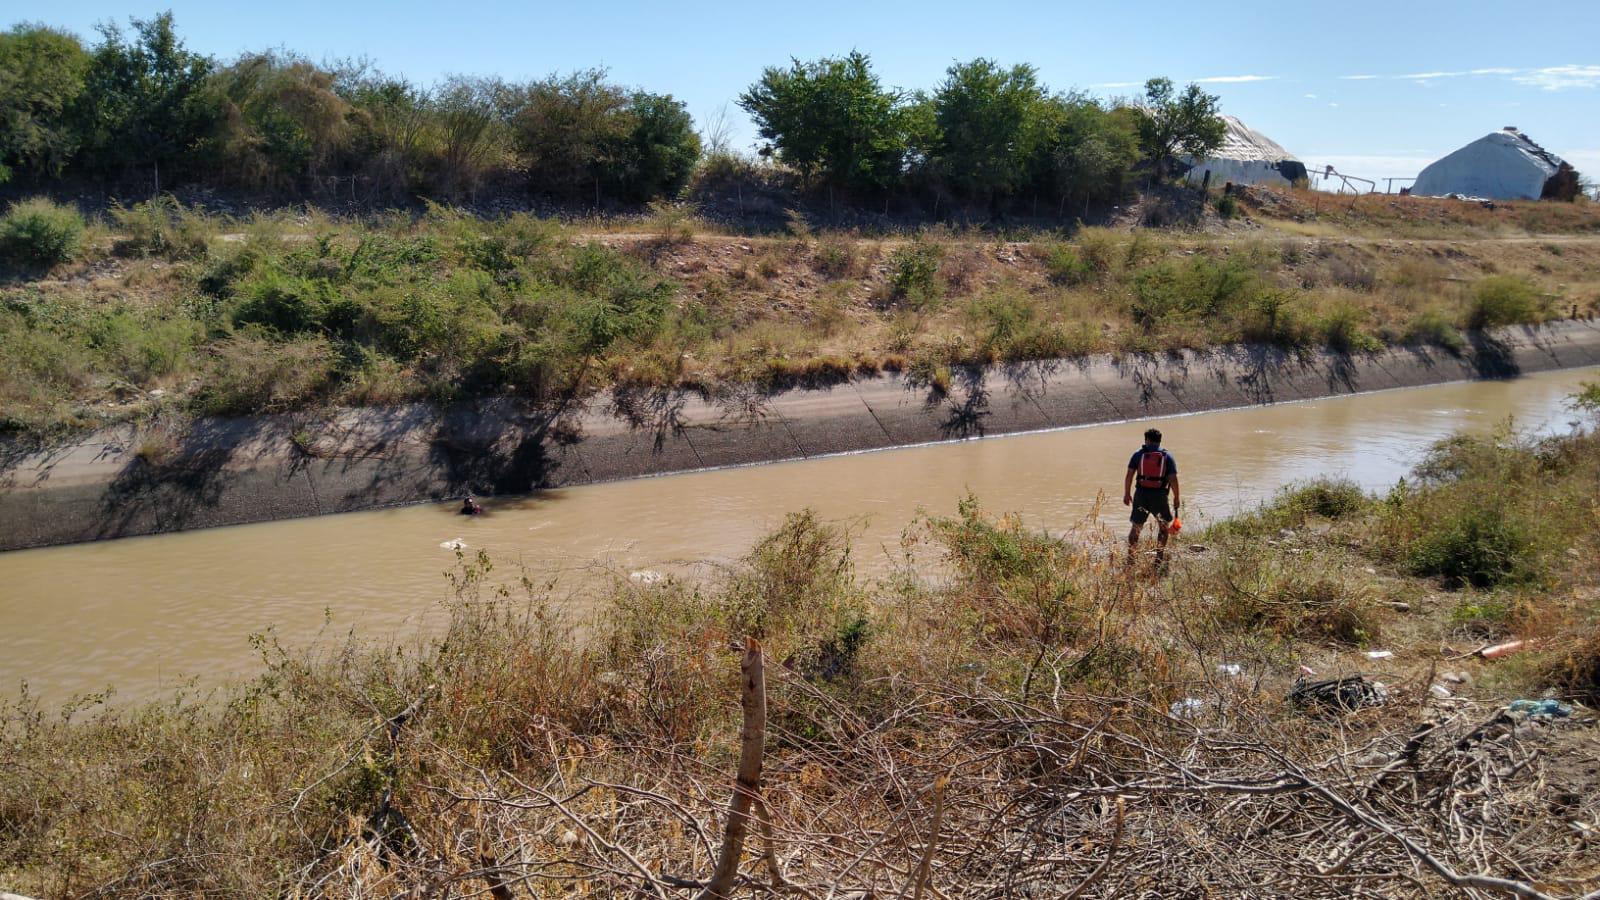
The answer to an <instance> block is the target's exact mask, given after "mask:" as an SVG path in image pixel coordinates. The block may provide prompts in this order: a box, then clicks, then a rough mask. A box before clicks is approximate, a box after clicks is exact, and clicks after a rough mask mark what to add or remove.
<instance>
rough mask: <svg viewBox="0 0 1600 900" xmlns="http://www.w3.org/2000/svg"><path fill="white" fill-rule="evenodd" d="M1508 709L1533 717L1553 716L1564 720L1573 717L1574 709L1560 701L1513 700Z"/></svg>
mask: <svg viewBox="0 0 1600 900" xmlns="http://www.w3.org/2000/svg"><path fill="white" fill-rule="evenodd" d="M1506 709H1509V710H1511V711H1512V712H1521V713H1527V714H1528V715H1529V716H1530V717H1531V716H1552V717H1554V718H1557V719H1562V718H1565V717H1567V716H1570V715H1572V707H1570V706H1568V705H1566V704H1565V703H1562V702H1561V701H1559V700H1513V701H1511V704H1510V705H1509V706H1507V707H1506Z"/></svg>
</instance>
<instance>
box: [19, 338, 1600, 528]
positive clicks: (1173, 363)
mask: <svg viewBox="0 0 1600 900" xmlns="http://www.w3.org/2000/svg"><path fill="white" fill-rule="evenodd" d="M1589 365H1600V324H1597V323H1594V322H1589V321H1582V320H1573V321H1566V322H1559V323H1552V324H1550V325H1546V326H1543V327H1538V328H1534V327H1519V328H1508V329H1501V330H1497V331H1495V332H1492V333H1488V334H1482V335H1474V336H1472V337H1471V339H1470V340H1469V342H1468V346H1467V347H1466V349H1464V350H1463V352H1461V353H1459V354H1452V353H1449V352H1446V351H1443V350H1440V349H1437V348H1394V349H1389V350H1386V351H1383V352H1380V353H1375V354H1360V355H1343V354H1335V353H1328V352H1310V353H1303V354H1296V353H1289V352H1286V351H1283V350H1281V349H1277V348H1269V347H1255V346H1240V347H1228V348H1222V349H1218V350H1214V351H1207V352H1192V351H1191V352H1184V353H1178V354H1161V355H1149V356H1123V357H1120V358H1113V357H1108V356H1097V357H1090V358H1087V359H1083V360H1058V361H1048V362H1035V363H1024V364H1016V365H1001V366H994V367H990V368H986V369H973V370H962V371H959V372H957V376H956V378H955V379H954V383H953V385H952V387H951V389H950V391H949V393H948V394H947V395H939V394H935V393H933V392H930V391H929V390H928V389H926V388H925V387H919V386H916V385H913V384H911V383H910V382H909V381H908V380H907V379H906V378H905V377H904V376H903V375H900V374H888V375H883V376H879V377H873V378H866V379H861V380H857V381H854V382H849V383H842V384H837V385H834V386H831V387H826V388H819V389H809V390H794V391H788V392H785V393H781V394H777V395H773V396H761V397H753V396H745V395H741V396H737V397H732V398H722V399H718V400H715V401H712V400H707V399H704V398H702V397H699V396H696V395H690V394H684V393H671V394H647V395H640V396H620V397H619V396H607V397H604V398H598V399H596V400H594V401H591V402H590V403H588V404H587V405H584V406H582V407H579V408H575V409H572V410H568V411H566V415H564V416H562V417H560V418H559V419H556V420H554V421H552V418H551V416H550V414H549V413H547V412H540V411H531V410H527V409H524V408H519V407H518V406H517V405H516V404H513V403H510V402H507V401H493V402H486V403H482V404H477V405H473V406H462V407H453V408H449V409H444V410H438V409H434V408H431V407H426V406H419V405H413V406H402V407H393V408H386V409H351V410H337V411H333V412H326V413H316V414H310V413H306V414H288V415H277V416H260V417H253V418H245V419H202V420H199V421H196V422H194V423H191V424H190V425H188V426H187V427H186V428H185V429H183V430H182V431H180V432H177V433H164V434H160V435H153V434H152V433H151V432H150V431H148V430H143V429H141V428H138V427H135V426H121V427H117V428H110V429H106V430H104V431H101V432H97V433H95V434H92V435H89V436H87V437H84V438H82V439H80V440H77V441H74V442H71V443H67V444H63V445H61V446H57V447H54V448H50V449H47V450H31V451H23V450H21V449H20V448H17V447H15V446H14V445H13V446H12V447H11V452H9V453H5V454H3V455H0V466H3V468H0V550H12V549H19V548H24V547H38V546H48V545H54V544H66V543H74V542H79V541H90V540H100V539H107V538H116V537H128V536H133V535H143V534H154V533H159V532H168V531H177V530H183V529H189V528H205V527H210V526H216V525H234V524H243V523H247V522H260V521H267V520H273V519H284V518H292V517H297V516H312V515H322V514H327V513H338V512H352V511H356V510H362V509H372V508H376V507H383V506H393V505H399V504H405V503H416V502H425V501H430V500H441V499H449V498H458V497H460V496H461V495H463V494H465V493H468V492H474V493H480V494H513V493H527V492H529V491H533V490H538V489H540V488H550V487H565V486H573V485H580V484H587V483H594V482H601V481H613V480H618V479H624V478H635V477H641V476H647V475H659V474H666V473H671V472H680V471H687V470H691V469H701V468H710V467H719V466H729V465H744V464H753V463H762V462H775V461H778V460H784V459H798V458H807V457H815V456H823V455H828V454H835V453H845V452H852V451H861V450H874V449H882V448H888V447H896V446H905V445H911V444H923V443H930V442H937V441H948V440H962V439H970V438H978V437H984V436H991V435H1000V434H1010V433H1017V432H1023V431H1037V430H1041V429H1049V428H1061V427H1067V426H1075V425H1089V424H1095V423H1101V422H1111V421H1118V420H1124V419H1135V418H1148V417H1162V416H1172V415H1180V414H1188V413H1196V412H1204V411H1208V410H1217V409H1227V408H1234V407H1243V406H1251V405H1256V404H1263V403H1273V402H1278V401H1286V400H1307V399H1313V398H1320V397H1330V396H1338V395H1343V394H1351V393H1358V392H1364V391H1374V390H1385V389H1395V388H1405V387H1416V386H1420V385H1426V384H1441V383H1445V382H1451V381H1464V380H1471V379H1484V378H1504V377H1512V376H1515V375H1517V374H1521V373H1524V372H1535V371H1543V370H1548V369H1557V368H1572V367H1579V366H1589ZM152 446H153V447H155V448H156V451H155V452H150V451H148V450H147V451H146V452H140V450H141V448H149V447H152Z"/></svg>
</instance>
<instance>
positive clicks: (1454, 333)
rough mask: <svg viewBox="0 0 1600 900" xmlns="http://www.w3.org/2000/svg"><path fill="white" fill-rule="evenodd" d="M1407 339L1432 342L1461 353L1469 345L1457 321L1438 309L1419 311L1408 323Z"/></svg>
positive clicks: (1413, 341) (1422, 342) (1423, 342)
mask: <svg viewBox="0 0 1600 900" xmlns="http://www.w3.org/2000/svg"><path fill="white" fill-rule="evenodd" d="M1405 340H1406V343H1408V344H1432V345H1433V346H1436V347H1443V348H1445V349H1446V350H1449V351H1450V352H1451V353H1460V352H1461V351H1462V349H1464V348H1465V347H1466V345H1467V342H1466V339H1464V338H1463V337H1462V336H1461V332H1460V330H1458V329H1457V328H1456V326H1455V323H1453V322H1451V321H1450V319H1449V317H1448V316H1445V315H1443V314H1442V313H1440V312H1438V311H1437V310H1425V311H1423V312H1421V313H1418V314H1417V316H1416V318H1414V319H1412V320H1411V322H1410V323H1409V324H1407V325H1406V331H1405Z"/></svg>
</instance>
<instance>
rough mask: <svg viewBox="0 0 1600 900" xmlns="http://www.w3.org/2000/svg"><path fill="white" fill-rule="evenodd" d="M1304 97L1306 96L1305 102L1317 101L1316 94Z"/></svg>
mask: <svg viewBox="0 0 1600 900" xmlns="http://www.w3.org/2000/svg"><path fill="white" fill-rule="evenodd" d="M1305 96H1306V99H1307V100H1315V99H1317V95H1316V94H1306V95H1305Z"/></svg>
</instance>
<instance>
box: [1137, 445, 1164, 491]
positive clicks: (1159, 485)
mask: <svg viewBox="0 0 1600 900" xmlns="http://www.w3.org/2000/svg"><path fill="white" fill-rule="evenodd" d="M1167 477H1168V476H1167V453H1166V451H1165V450H1146V451H1144V452H1142V453H1140V454H1139V473H1138V485H1139V487H1142V488H1147V489H1149V490H1165V489H1166V487H1167Z"/></svg>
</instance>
